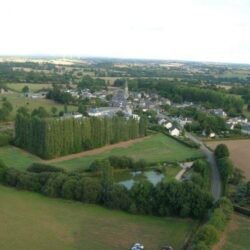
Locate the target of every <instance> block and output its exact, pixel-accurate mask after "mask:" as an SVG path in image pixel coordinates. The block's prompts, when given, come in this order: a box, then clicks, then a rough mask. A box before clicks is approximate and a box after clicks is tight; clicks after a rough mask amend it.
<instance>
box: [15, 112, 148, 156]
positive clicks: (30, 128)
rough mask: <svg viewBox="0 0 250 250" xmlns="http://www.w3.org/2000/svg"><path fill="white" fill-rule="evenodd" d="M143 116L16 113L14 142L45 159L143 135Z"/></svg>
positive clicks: (144, 120) (145, 124) (145, 127)
mask: <svg viewBox="0 0 250 250" xmlns="http://www.w3.org/2000/svg"><path fill="white" fill-rule="evenodd" d="M146 131H147V122H146V119H145V118H144V117H142V118H141V119H140V121H137V120H136V119H132V118H130V119H126V118H124V117H118V116H114V117H112V118H108V117H104V118H96V117H84V118H81V119H74V118H63V117H62V118H44V119H43V118H40V117H38V116H36V115H35V116H32V115H30V114H29V113H18V114H17V116H16V122H15V140H14V141H15V144H16V145H17V146H18V147H21V148H24V149H26V150H28V151H29V152H31V153H33V154H36V155H38V156H40V157H42V158H44V159H51V158H54V157H58V156H62V155H67V154H72V153H76V152H80V151H83V150H88V149H93V148H97V147H102V146H104V145H107V144H113V143H117V142H120V141H126V140H129V139H135V138H137V137H142V136H145V135H146Z"/></svg>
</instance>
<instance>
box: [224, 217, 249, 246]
mask: <svg viewBox="0 0 250 250" xmlns="http://www.w3.org/2000/svg"><path fill="white" fill-rule="evenodd" d="M230 227H231V228H230V229H229V232H228V234H227V235H226V239H225V244H224V246H223V247H222V250H248V249H250V237H249V236H250V218H249V217H246V216H243V215H238V214H236V215H234V217H233V220H232V222H231V226H230Z"/></svg>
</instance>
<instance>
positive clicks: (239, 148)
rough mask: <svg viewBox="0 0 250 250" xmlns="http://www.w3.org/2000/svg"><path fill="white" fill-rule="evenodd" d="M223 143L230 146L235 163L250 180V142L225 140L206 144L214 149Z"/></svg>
mask: <svg viewBox="0 0 250 250" xmlns="http://www.w3.org/2000/svg"><path fill="white" fill-rule="evenodd" d="M221 143H223V144H226V145H227V146H228V148H229V151H230V155H231V156H230V158H231V159H232V161H233V163H234V164H235V166H236V167H238V168H240V169H241V170H242V171H244V173H245V176H246V179H247V180H250V140H249V139H248V140H224V141H214V142H207V143H206V144H207V145H208V146H209V147H211V148H212V149H214V148H215V147H216V146H217V145H218V144H221Z"/></svg>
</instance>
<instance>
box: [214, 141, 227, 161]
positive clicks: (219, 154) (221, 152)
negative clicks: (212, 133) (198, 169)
mask: <svg viewBox="0 0 250 250" xmlns="http://www.w3.org/2000/svg"><path fill="white" fill-rule="evenodd" d="M214 153H215V157H216V158H217V159H220V158H225V157H229V150H228V147H227V145H225V144H219V145H218V146H217V147H216V148H215V151H214Z"/></svg>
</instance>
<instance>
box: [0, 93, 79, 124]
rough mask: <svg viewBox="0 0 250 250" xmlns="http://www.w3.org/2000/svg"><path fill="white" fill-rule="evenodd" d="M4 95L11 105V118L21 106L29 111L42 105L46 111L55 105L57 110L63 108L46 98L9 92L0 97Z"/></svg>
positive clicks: (72, 108) (75, 108)
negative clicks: (33, 97)
mask: <svg viewBox="0 0 250 250" xmlns="http://www.w3.org/2000/svg"><path fill="white" fill-rule="evenodd" d="M2 97H6V98H7V100H8V101H9V102H10V103H11V104H12V105H13V111H12V112H11V115H10V118H11V119H12V120H13V119H14V118H15V115H16V111H17V109H18V108H20V107H21V106H25V107H27V108H28V109H29V110H30V111H32V110H33V109H35V108H38V107H44V108H45V109H46V110H47V111H48V112H51V108H52V107H56V108H57V110H58V112H59V111H63V110H64V106H63V105H62V104H60V103H57V102H54V101H52V100H48V99H32V98H29V97H24V96H23V95H22V94H19V93H11V94H0V98H2ZM76 110H77V107H75V106H70V105H69V106H68V111H76Z"/></svg>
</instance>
